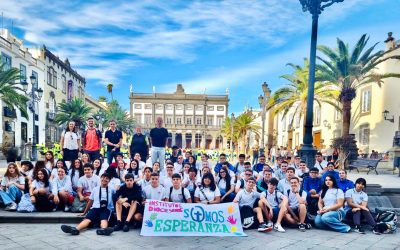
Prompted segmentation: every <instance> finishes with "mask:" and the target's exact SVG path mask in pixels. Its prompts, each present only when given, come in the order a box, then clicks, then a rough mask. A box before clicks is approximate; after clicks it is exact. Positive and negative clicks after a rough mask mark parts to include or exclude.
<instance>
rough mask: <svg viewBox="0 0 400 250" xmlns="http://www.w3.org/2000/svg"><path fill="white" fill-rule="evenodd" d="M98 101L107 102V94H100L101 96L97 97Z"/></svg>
mask: <svg viewBox="0 0 400 250" xmlns="http://www.w3.org/2000/svg"><path fill="white" fill-rule="evenodd" d="M97 101H98V102H107V101H108V100H107V97H105V96H103V95H102V96H99V98H98V99H97Z"/></svg>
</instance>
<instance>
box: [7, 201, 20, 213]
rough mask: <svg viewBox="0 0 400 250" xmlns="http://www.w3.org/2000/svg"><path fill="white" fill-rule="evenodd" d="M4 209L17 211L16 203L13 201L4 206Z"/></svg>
mask: <svg viewBox="0 0 400 250" xmlns="http://www.w3.org/2000/svg"><path fill="white" fill-rule="evenodd" d="M5 210H6V211H17V204H16V203H15V202H12V203H11V204H10V205H8V206H7V207H6V208H5Z"/></svg>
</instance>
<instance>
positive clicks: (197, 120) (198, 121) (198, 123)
mask: <svg viewBox="0 0 400 250" xmlns="http://www.w3.org/2000/svg"><path fill="white" fill-rule="evenodd" d="M201 121H202V119H201V117H196V125H201Z"/></svg>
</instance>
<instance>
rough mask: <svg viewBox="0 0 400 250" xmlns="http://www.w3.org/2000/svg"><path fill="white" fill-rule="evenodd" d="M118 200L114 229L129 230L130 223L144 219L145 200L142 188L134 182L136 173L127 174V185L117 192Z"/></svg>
mask: <svg viewBox="0 0 400 250" xmlns="http://www.w3.org/2000/svg"><path fill="white" fill-rule="evenodd" d="M115 196H116V197H117V202H116V203H115V212H116V214H117V225H116V226H115V227H114V231H119V230H121V229H122V230H123V231H124V232H128V231H129V224H130V222H131V220H132V217H133V220H134V222H141V221H142V220H143V212H144V207H143V206H142V205H141V204H142V201H143V197H142V188H141V187H140V186H139V185H137V184H136V183H135V182H134V175H133V174H131V173H128V174H126V175H125V185H122V186H121V187H120V189H118V191H117V193H116V194H115ZM122 217H125V218H126V220H125V223H124V224H123V223H122Z"/></svg>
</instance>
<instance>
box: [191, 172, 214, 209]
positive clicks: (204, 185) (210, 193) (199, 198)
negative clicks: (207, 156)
mask: <svg viewBox="0 0 400 250" xmlns="http://www.w3.org/2000/svg"><path fill="white" fill-rule="evenodd" d="M194 197H195V201H196V203H204V204H217V203H220V202H221V193H220V191H219V188H218V187H217V185H215V180H214V176H213V175H212V174H211V173H205V174H204V175H203V178H202V179H201V187H197V189H196V191H195V192H194Z"/></svg>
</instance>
